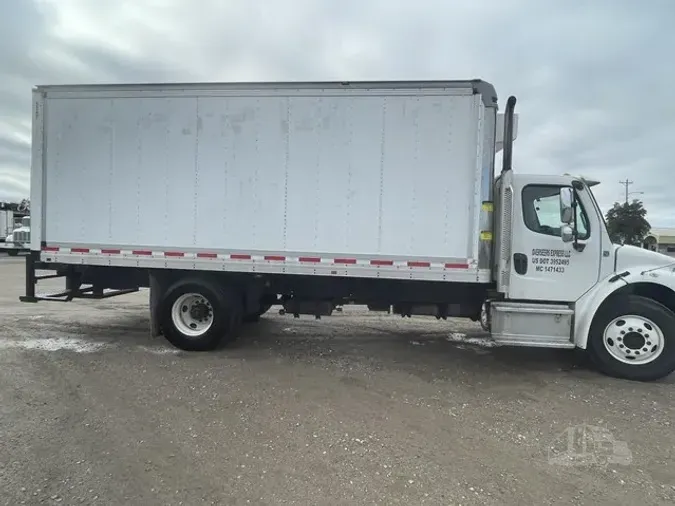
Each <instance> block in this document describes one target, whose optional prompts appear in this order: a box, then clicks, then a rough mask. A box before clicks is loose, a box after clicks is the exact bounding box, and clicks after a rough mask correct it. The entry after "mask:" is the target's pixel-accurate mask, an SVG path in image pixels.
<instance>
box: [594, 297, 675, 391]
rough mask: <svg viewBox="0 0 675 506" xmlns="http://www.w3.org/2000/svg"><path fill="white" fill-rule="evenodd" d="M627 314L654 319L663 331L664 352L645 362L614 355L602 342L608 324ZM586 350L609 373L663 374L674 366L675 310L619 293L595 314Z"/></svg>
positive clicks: (643, 376) (631, 376) (649, 378)
mask: <svg viewBox="0 0 675 506" xmlns="http://www.w3.org/2000/svg"><path fill="white" fill-rule="evenodd" d="M628 315H635V316H642V317H644V318H647V319H649V320H651V321H652V322H653V323H654V324H655V325H657V326H658V327H659V329H660V330H661V332H662V334H663V343H662V344H661V346H662V348H663V349H662V351H661V354H660V355H659V356H658V357H657V358H655V359H654V360H652V361H651V362H647V363H644V364H630V363H625V362H622V361H620V360H618V359H617V358H615V357H614V356H612V354H611V353H610V352H609V351H608V350H607V348H606V347H605V344H604V343H603V335H604V332H605V328H606V327H607V326H608V325H609V324H610V323H611V322H612V321H613V320H614V319H616V318H619V317H621V316H628ZM620 323H621V322H619V324H620ZM610 347H611V346H610ZM586 351H587V353H588V354H589V356H590V358H591V360H592V362H593V363H594V364H595V366H596V367H597V368H598V369H599V370H600V371H601V372H602V373H604V374H606V375H608V376H613V377H616V378H623V379H629V380H634V381H654V380H657V379H661V378H664V377H666V376H668V375H669V374H670V373H671V372H673V371H674V370H675V313H673V312H672V311H671V310H670V309H668V308H667V307H665V306H664V305H662V304H660V303H658V302H656V301H655V300H652V299H649V298H646V297H641V296H638V295H625V296H618V297H617V298H615V299H614V300H612V301H611V303H609V304H605V305H604V306H603V307H602V308H601V309H600V311H599V312H598V313H597V314H596V315H595V318H594V319H593V323H592V325H591V330H590V333H589V336H588V345H587V349H586ZM633 353H634V352H633Z"/></svg>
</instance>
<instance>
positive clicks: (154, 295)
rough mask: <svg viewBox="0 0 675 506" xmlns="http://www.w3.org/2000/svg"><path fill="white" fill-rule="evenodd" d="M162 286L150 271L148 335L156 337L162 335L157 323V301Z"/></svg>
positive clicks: (161, 292)
mask: <svg viewBox="0 0 675 506" xmlns="http://www.w3.org/2000/svg"><path fill="white" fill-rule="evenodd" d="M162 294H163V287H162V285H161V283H160V282H159V279H157V277H156V276H154V275H153V274H152V273H150V335H151V336H152V337H158V336H161V335H162V329H161V327H160V325H159V303H160V301H161V300H162Z"/></svg>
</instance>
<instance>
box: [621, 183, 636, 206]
mask: <svg viewBox="0 0 675 506" xmlns="http://www.w3.org/2000/svg"><path fill="white" fill-rule="evenodd" d="M619 184H622V185H623V186H624V187H625V189H626V204H628V187H629V186H630V185H632V184H633V181H629V180H628V179H626V180H625V181H619Z"/></svg>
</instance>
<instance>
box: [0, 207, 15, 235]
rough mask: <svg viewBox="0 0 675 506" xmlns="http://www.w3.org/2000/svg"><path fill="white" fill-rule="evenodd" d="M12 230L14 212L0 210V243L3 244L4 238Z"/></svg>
mask: <svg viewBox="0 0 675 506" xmlns="http://www.w3.org/2000/svg"><path fill="white" fill-rule="evenodd" d="M12 230H14V211H12V210H11V209H0V243H2V242H5V238H6V237H7V236H8V235H9V234H11V233H12Z"/></svg>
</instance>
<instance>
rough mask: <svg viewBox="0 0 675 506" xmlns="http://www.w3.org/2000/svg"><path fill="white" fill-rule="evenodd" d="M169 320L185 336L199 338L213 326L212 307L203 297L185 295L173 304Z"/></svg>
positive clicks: (192, 294)
mask: <svg viewBox="0 0 675 506" xmlns="http://www.w3.org/2000/svg"><path fill="white" fill-rule="evenodd" d="M171 319H172V320H173V323H174V325H175V326H176V328H177V329H178V330H179V331H180V332H181V333H182V334H184V335H185V336H187V337H201V336H202V335H204V334H205V333H206V332H207V331H208V330H209V329H210V328H211V326H212V325H213V307H212V306H211V303H210V302H209V301H208V300H207V299H206V297H204V296H203V295H201V294H198V293H185V294H183V295H181V296H180V297H178V298H177V299H176V301H175V302H174V303H173V306H172V308H171Z"/></svg>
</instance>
